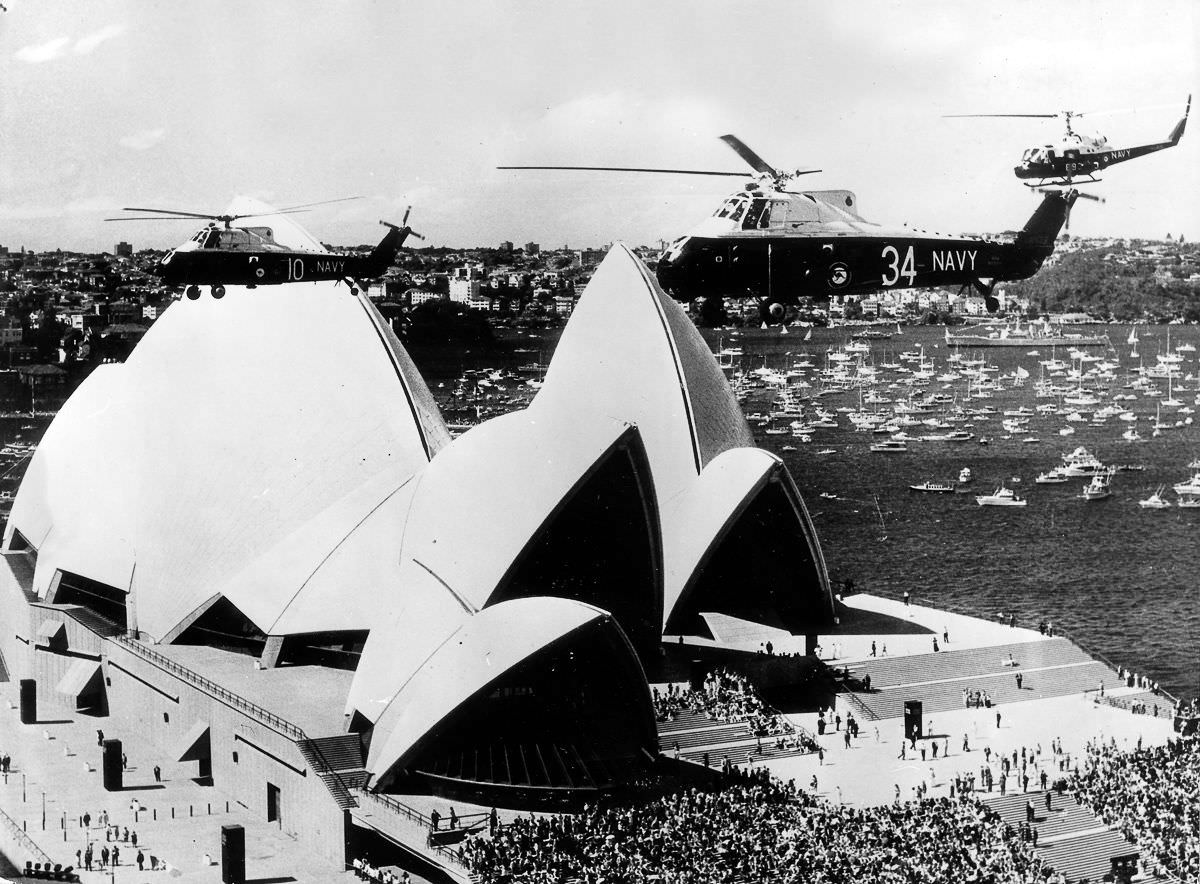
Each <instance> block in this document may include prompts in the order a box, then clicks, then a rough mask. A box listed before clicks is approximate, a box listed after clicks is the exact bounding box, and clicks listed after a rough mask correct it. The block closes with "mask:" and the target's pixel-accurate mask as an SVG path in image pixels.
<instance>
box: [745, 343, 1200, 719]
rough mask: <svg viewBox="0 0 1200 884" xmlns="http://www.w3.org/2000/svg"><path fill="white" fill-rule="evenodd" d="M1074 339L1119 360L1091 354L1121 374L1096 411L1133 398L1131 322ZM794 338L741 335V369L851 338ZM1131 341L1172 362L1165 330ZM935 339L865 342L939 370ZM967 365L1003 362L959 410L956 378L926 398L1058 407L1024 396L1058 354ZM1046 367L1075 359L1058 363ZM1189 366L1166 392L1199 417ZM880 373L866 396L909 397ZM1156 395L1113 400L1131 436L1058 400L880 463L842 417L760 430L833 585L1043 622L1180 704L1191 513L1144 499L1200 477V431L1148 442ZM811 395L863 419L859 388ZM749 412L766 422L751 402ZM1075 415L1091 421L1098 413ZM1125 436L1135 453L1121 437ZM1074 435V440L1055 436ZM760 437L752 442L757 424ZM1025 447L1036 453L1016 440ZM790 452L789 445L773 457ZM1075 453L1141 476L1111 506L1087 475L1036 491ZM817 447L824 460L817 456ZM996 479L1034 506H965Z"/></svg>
mask: <svg viewBox="0 0 1200 884" xmlns="http://www.w3.org/2000/svg"><path fill="white" fill-rule="evenodd" d="M1085 328H1087V329H1089V330H1099V331H1105V330H1107V331H1109V332H1110V334H1111V337H1112V340H1113V344H1114V346H1113V348H1112V349H1110V350H1107V351H1106V350H1104V349H1103V348H1092V349H1090V350H1089V352H1092V353H1094V354H1096V355H1100V356H1105V357H1106V358H1108V359H1110V360H1112V361H1118V362H1119V364H1120V366H1121V369H1120V370H1119V371H1118V372H1117V373H1116V374H1117V379H1116V380H1114V381H1111V382H1109V384H1108V385H1107V386H1108V393H1109V397H1108V398H1105V399H1103V400H1102V402H1108V401H1111V396H1112V395H1113V394H1118V393H1120V394H1124V395H1128V394H1130V393H1135V394H1137V391H1135V390H1128V389H1125V385H1126V384H1127V383H1128V378H1127V376H1126V375H1127V372H1130V371H1133V370H1136V368H1137V366H1138V362H1139V361H1138V359H1135V358H1131V357H1130V356H1129V350H1130V347H1129V346H1128V345H1127V344H1126V343H1125V338H1126V335H1127V334H1128V332H1129V328H1128V327H1116V326H1112V327H1105V326H1097V327H1085ZM790 331H791V332H792V333H791V334H788V335H783V336H781V335H780V334H779V332H778V329H775V330H767V331H757V330H756V331H748V332H743V334H742V335H741V336H740V338H739V339H738V340H739V341H740V343H739V346H740V347H741V348H742V349H743V350H744V352H745V354H746V355H744V356H742V357H740V359H741V360H743V361H744V362H754V361H755V356H754V355H753V354H761V355H759V356H758V357H757V362H760V363H762V362H764V361H765V364H767V365H780V366H782V365H783V364H787V363H791V362H794V361H795V360H796V359H797V358H800V357H799V356H798V354H801V353H807V354H809V356H810V359H811V361H813V362H814V363H816V364H817V366H819V367H820V366H823V365H824V360H825V352H826V350H827V349H828V348H829V347H838V346H841V345H843V344H845V343H846V342H847V341H848V339H849V338H848V336H849V330H848V329H814V333H813V335H812V339H811V340H809V341H807V342H804V341H801V340H800V338H801V335H799V334H796V332H797V331H799V330H796V329H793V330H790ZM893 331H894V329H893ZM1138 332H1139V337H1140V338H1141V343H1140V344H1139V345H1138V352H1139V353H1140V354H1141V357H1142V362H1144V364H1145V365H1147V366H1149V365H1152V364H1154V363H1155V360H1156V355H1157V354H1158V353H1159V352H1164V351H1165V347H1166V334H1167V327H1166V326H1156V327H1148V328H1147V327H1139V329H1138ZM943 335H944V330H943V329H941V328H932V327H916V328H912V327H906V328H904V330H903V334H901V335H899V336H894V337H892V338H891V339H888V340H882V341H873V342H872V343H871V354H870V356H869V357H868V358H869V359H870V360H872V361H873V362H874V363H875V364H876V365H878V364H880V363H883V362H890V361H894V360H895V359H896V357H897V355H898V353H899V352H900V351H902V350H913V349H917V348H918V345H923V346H924V350H925V354H926V356H927V357H928V358H930V359H931V360H932V361H933V362H934V365H935V370H936V371H937V373H938V374H941V373H942V372H944V371H945V369H946V367H947V361H946V358H947V356H948V355H949V352H948V350H947V347H946V346H945V343H944V337H943ZM727 343H728V342H727ZM1183 343H1191V344H1193V345H1197V346H1200V329H1197V328H1195V327H1183V328H1180V327H1172V328H1171V344H1172V346H1174V345H1177V344H1183ZM962 353H963V356H964V357H967V358H973V359H979V358H982V359H986V360H987V362H988V363H990V364H992V365H995V366H996V367H997V368H999V372H998V373H997V375H998V376H999V377H1000V378H1002V379H1001V381H1000V386H1001V389H1000V390H999V391H997V392H995V393H994V394H993V396H992V398H988V399H982V400H972V401H971V402H969V403H963V398H964V396H965V395H966V393H967V383H966V381H965V380H957V381H954V382H945V383H943V382H939V381H937V380H931V381H930V383H929V385H928V386H927V387H925V391H926V392H928V393H935V392H936V393H942V394H946V395H951V396H956V397H957V400H958V402H959V403H963V404H966V405H967V406H968V407H976V408H979V407H983V406H986V405H990V406H992V407H993V408H995V409H996V410H997V412H1003V411H1004V410H1006V409H1008V410H1013V409H1016V408H1018V407H1020V406H1025V407H1027V408H1030V409H1033V408H1036V406H1037V405H1039V404H1044V403H1050V402H1054V403H1056V404H1057V403H1058V400H1057V399H1055V398H1038V397H1037V396H1036V393H1035V390H1034V383H1035V382H1036V381H1037V380H1038V378H1039V374H1040V370H1041V366H1040V364H1039V363H1040V361H1041V360H1047V359H1050V358H1051V353H1050V352H1049V349H1048V348H1047V350H1046V352H1044V353H1043V352H1040V351H1039V353H1038V355H1036V356H1035V355H1030V352H1029V351H1028V350H1025V349H1017V350H1012V349H980V350H976V351H973V352H968V351H966V350H963V351H962ZM1056 355H1057V356H1058V358H1061V359H1063V360H1066V361H1069V360H1070V357H1069V355H1068V354H1066V353H1064V352H1061V351H1060V352H1058V353H1057V354H1056ZM1184 355H1185V362H1184V363H1183V365H1182V374H1183V375H1184V376H1186V378H1187V379H1186V380H1184V381H1183V382H1182V383H1180V382H1176V383H1175V386H1174V393H1175V395H1176V398H1178V399H1179V400H1181V401H1183V402H1185V403H1186V404H1187V406H1190V407H1193V408H1197V412H1198V413H1200V407H1197V406H1196V398H1197V386H1198V384H1197V374H1198V369H1197V361H1196V354H1195V353H1187V354H1184ZM1018 366H1020V367H1022V368H1023V369H1024V370H1025V371H1028V372H1029V374H1030V377H1029V378H1028V379H1026V380H1025V381H1024V385H1023V386H1020V387H1014V386H1012V384H1013V380H1012V379H1011V378H1008V379H1005V376H1008V375H1011V374H1013V373H1014V372H1016V370H1017V367H1018ZM879 375H880V377H881V378H882V379H883V380H882V381H881V383H880V384H879V385H878V386H877V389H878V390H879V391H880V392H881V393H882V394H884V395H886V396H888V397H889V398H890V397H896V396H901V395H904V393H905V388H904V387H899V388H893V389H889V387H888V385H889V383H891V382H892V381H895V380H897V375H896V374H895V373H894V372H888V371H885V370H880V372H879ZM1061 382H1062V383H1068V382H1067V381H1066V380H1065V379H1064V380H1063V381H1061ZM1087 386H1093V385H1092V384H1088V385H1087ZM1156 386H1158V387H1159V388H1160V391H1161V393H1162V396H1159V397H1151V396H1146V395H1141V394H1138V395H1137V398H1136V399H1135V400H1129V401H1122V402H1121V403H1119V404H1121V405H1124V406H1127V407H1128V408H1129V409H1130V410H1132V411H1133V412H1134V413H1135V414H1136V415H1137V416H1138V420H1137V421H1136V422H1132V424H1131V423H1130V422H1126V421H1121V420H1118V419H1117V418H1116V417H1111V418H1109V419H1108V420H1107V421H1106V422H1105V424H1104V425H1103V426H1093V425H1092V424H1091V423H1090V421H1089V422H1082V423H1071V422H1068V421H1066V420H1065V415H1066V413H1067V412H1069V411H1071V410H1072V408H1071V407H1070V406H1067V405H1060V408H1061V409H1062V411H1061V413H1060V414H1052V415H1036V414H1035V415H1034V416H1033V417H1031V418H1030V421H1029V423H1028V425H1027V426H1025V427H1023V428H1021V430H1020V431H1019V432H1017V433H1008V432H1006V431H1005V430H1004V429H1003V428H1002V426H1001V421H1002V417H1001V414H999V413H998V414H996V415H995V416H992V417H990V418H988V419H980V418H973V419H971V420H970V423H972V424H973V426H970V427H967V426H966V425H963V426H955V428H954V429H964V430H965V431H966V432H969V433H973V434H975V437H976V438H975V439H972V440H970V441H968V442H958V443H955V442H935V441H921V442H910V443H909V445H908V449H909V450H908V451H907V452H905V453H873V452H871V451H870V444H871V443H872V442H873V441H877V440H878V438H881V437H879V436H875V435H873V434H872V433H870V432H865V433H864V432H860V431H856V430H854V429H852V428H851V427H850V425H849V422H848V421H847V420H846V419H845V416H844V415H841V416H839V420H838V423H839V427H838V429H817V430H815V431H814V433H813V435H812V441H811V442H809V443H806V444H797V443H796V442H795V440H792V439H790V438H789V437H788V436H779V435H765V434H762V435H759V436H758V442H759V444H760V445H762V446H763V447H765V448H768V449H771V450H775V451H777V452H779V453H780V455H781V456H782V457H783V458H784V460H785V461H786V462H787V463H788V466H789V467H790V469H791V470H792V473H793V475H794V476H795V477H796V480H797V482H798V483H799V485H800V488H801V490H802V492H803V493H804V496H805V500H806V502H807V504H808V507H809V510H810V512H811V514H812V516H813V520H814V522H815V523H816V526H817V530H818V533H819V535H820V538H821V544H822V547H823V549H824V550H825V556H826V559H827V562H828V564H829V568H830V572H831V576H832V577H833V578H834V579H835V580H845V579H851V580H853V581H854V584H855V587H856V588H857V589H861V590H864V591H869V592H873V593H877V594H880V595H890V596H899V595H901V594H902V593H903V592H904V591H905V590H907V591H908V592H910V593H911V594H912V595H913V597H914V598H915V599H922V600H926V601H928V602H929V603H931V604H932V605H934V606H936V607H943V608H947V609H951V610H960V611H963V612H964V613H981V614H984V615H992V616H994V615H996V614H998V613H1000V612H1004V613H1005V614H1006V615H1008V614H1015V615H1016V616H1017V618H1018V621H1019V623H1021V624H1024V625H1034V624H1036V623H1037V622H1038V621H1040V620H1042V619H1043V618H1044V619H1047V620H1049V621H1051V622H1052V623H1053V624H1054V626H1055V628H1056V630H1061V631H1064V632H1066V633H1068V634H1069V635H1071V636H1072V637H1073V638H1075V639H1076V640H1077V641H1078V642H1080V643H1081V644H1082V645H1083V646H1084V647H1086V648H1087V649H1088V650H1089V651H1091V652H1092V653H1094V654H1098V655H1102V656H1104V657H1106V658H1108V659H1109V660H1111V661H1112V662H1113V663H1114V664H1120V665H1124V666H1126V667H1128V668H1131V669H1133V670H1134V671H1136V672H1139V673H1141V672H1145V673H1147V674H1149V675H1150V677H1151V678H1153V679H1155V680H1157V681H1158V682H1159V683H1160V684H1161V685H1162V686H1163V687H1164V688H1166V689H1167V690H1170V691H1172V692H1173V693H1175V694H1177V695H1185V696H1194V695H1195V694H1196V692H1197V682H1198V681H1200V659H1198V654H1200V585H1198V581H1197V557H1198V556H1200V510H1196V509H1178V508H1176V507H1174V506H1172V507H1171V508H1169V509H1165V510H1150V509H1143V508H1141V507H1139V506H1138V501H1139V500H1142V499H1144V498H1146V497H1148V496H1149V495H1150V494H1151V493H1152V492H1153V491H1154V490H1155V489H1156V488H1158V486H1160V485H1163V484H1165V485H1167V491H1166V492H1165V494H1164V497H1166V498H1167V499H1168V500H1172V501H1174V499H1175V495H1173V494H1172V493H1171V491H1170V486H1171V485H1173V484H1175V483H1176V482H1181V481H1184V480H1185V479H1187V478H1188V477H1189V476H1190V475H1191V474H1192V473H1193V472H1195V471H1194V470H1189V469H1188V467H1187V465H1188V463H1190V462H1191V461H1192V460H1193V459H1194V458H1196V457H1198V456H1200V422H1193V423H1191V424H1187V425H1184V426H1181V427H1176V428H1172V429H1169V430H1164V431H1162V432H1161V434H1160V435H1159V436H1157V437H1153V436H1152V435H1151V434H1152V429H1151V425H1152V424H1153V423H1154V421H1155V409H1156V403H1157V402H1158V401H1159V399H1161V398H1164V397H1165V391H1166V382H1165V381H1159V382H1157V384H1156ZM820 401H821V404H822V405H823V406H824V407H826V408H827V409H831V410H832V409H834V408H836V407H838V406H849V407H853V408H857V407H858V402H857V394H840V395H835V396H829V397H822V398H821V400H820ZM880 407H881V408H886V407H887V406H880ZM1096 407H1099V406H1096ZM746 408H747V410H755V411H758V410H762V409H760V408H759V407H758V406H757V404H755V401H754V397H751V399H749V400H748V403H747V405H746ZM1079 410H1080V411H1082V412H1083V413H1084V415H1085V416H1088V417H1090V412H1091V411H1093V410H1094V407H1093V408H1080V409H1079ZM1161 413H1162V418H1163V420H1164V421H1165V420H1166V419H1167V418H1168V416H1169V417H1170V420H1171V421H1172V422H1174V421H1175V420H1177V419H1178V420H1186V419H1187V415H1186V414H1177V409H1175V408H1169V409H1167V408H1162V409H1161ZM1131 425H1132V426H1134V427H1136V429H1137V431H1138V432H1139V434H1141V435H1142V436H1143V437H1144V441H1140V442H1128V441H1126V440H1124V439H1123V438H1122V433H1123V432H1124V431H1125V430H1126V429H1128V428H1129V427H1130V426H1131ZM1067 427H1070V428H1071V429H1073V430H1074V432H1073V433H1072V434H1071V435H1067V436H1062V435H1060V430H1062V429H1064V428H1067ZM925 432H928V433H945V432H948V431H947V430H926V431H925ZM758 433H763V431H762V429H761V428H760V429H759V430H758ZM908 433H909V434H911V435H914V436H917V435H921V434H922V430H921V429H920V428H916V429H914V428H909V429H908ZM981 436H984V437H987V438H988V439H989V440H990V441H989V442H988V444H986V445H980V444H979V442H978V439H979V437H981ZM1027 438H1037V439H1039V440H1040V441H1038V442H1025V441H1023V440H1025V439H1027ZM786 445H794V447H795V449H796V450H795V451H783V450H782V449H783V447H784V446H786ZM1080 445H1083V446H1086V447H1087V448H1088V449H1089V450H1090V451H1092V452H1093V453H1094V454H1096V455H1097V457H1099V458H1100V460H1102V461H1103V462H1104V463H1106V464H1118V463H1130V464H1139V465H1144V466H1145V469H1144V470H1143V471H1130V472H1119V473H1117V474H1116V476H1115V477H1114V479H1113V484H1112V490H1113V495H1112V497H1111V498H1109V499H1108V500H1105V501H1098V502H1089V501H1084V500H1081V499H1080V498H1079V496H1078V495H1079V493H1080V491H1081V490H1082V487H1083V485H1084V484H1085V482H1086V480H1084V479H1072V480H1070V481H1069V482H1068V483H1067V484H1065V485H1035V484H1034V479H1035V478H1036V477H1037V475H1038V474H1039V473H1040V472H1044V471H1046V470H1049V469H1050V468H1052V467H1054V466H1057V465H1058V464H1060V463H1061V457H1062V455H1063V454H1064V453H1066V452H1070V451H1072V450H1073V449H1075V448H1076V447H1077V446H1080ZM826 449H833V450H834V451H833V453H832V454H826V455H820V454H818V452H820V451H823V450H826ZM962 467H969V468H970V469H971V471H972V473H973V475H974V477H975V480H974V482H973V483H972V484H971V486H969V487H970V493H961V494H922V493H918V492H914V491H911V490H910V489H909V486H910V485H914V484H919V483H921V482H924V481H926V480H938V481H947V480H949V481H953V480H954V479H955V478H956V476H957V475H958V472H959V470H960V469H961V468H962ZM1001 482H1005V483H1007V484H1008V485H1009V487H1012V488H1014V489H1016V490H1017V491H1018V492H1019V493H1020V494H1021V495H1023V496H1025V497H1026V498H1027V499H1028V501H1029V503H1028V506H1026V507H1023V508H1015V507H1014V508H995V507H980V506H977V505H976V503H975V499H974V495H975V494H986V493H990V492H991V491H992V490H994V489H995V488H996V486H997V485H999V484H1000V483H1001ZM824 495H832V496H824ZM876 503H878V506H876Z"/></svg>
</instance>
